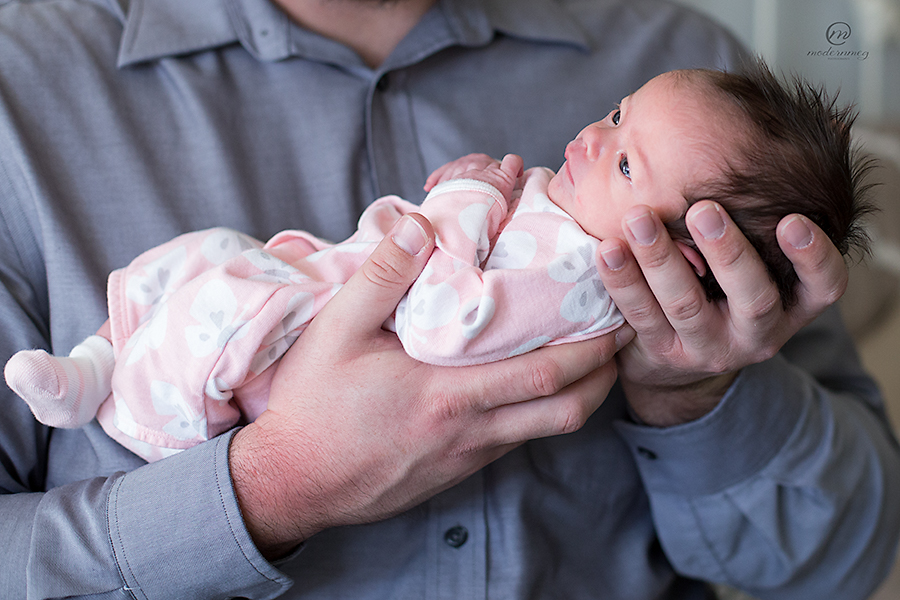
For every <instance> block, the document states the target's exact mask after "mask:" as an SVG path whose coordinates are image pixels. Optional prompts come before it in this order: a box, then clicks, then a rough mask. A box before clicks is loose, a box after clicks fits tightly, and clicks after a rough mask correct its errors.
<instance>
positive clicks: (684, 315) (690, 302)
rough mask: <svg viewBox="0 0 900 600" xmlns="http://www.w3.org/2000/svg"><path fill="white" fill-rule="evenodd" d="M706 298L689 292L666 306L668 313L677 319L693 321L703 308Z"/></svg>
mask: <svg viewBox="0 0 900 600" xmlns="http://www.w3.org/2000/svg"><path fill="white" fill-rule="evenodd" d="M705 304H706V299H705V298H701V297H700V295H699V294H696V293H687V294H684V295H683V296H681V297H679V298H677V299H676V300H674V301H673V302H672V303H671V304H670V305H669V306H667V307H666V313H668V314H669V316H670V317H672V319H674V320H676V321H692V320H694V318H695V317H697V315H699V314H700V312H701V311H702V310H703V307H704V305H705Z"/></svg>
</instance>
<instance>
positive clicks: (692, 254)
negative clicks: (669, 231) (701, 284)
mask: <svg viewBox="0 0 900 600" xmlns="http://www.w3.org/2000/svg"><path fill="white" fill-rule="evenodd" d="M675 245H676V246H678V249H679V250H681V253H682V254H683V255H684V257H685V258H686V259H687V261H688V262H689V263H691V266H692V267H694V272H695V273H696V274H697V277H704V276H706V269H707V267H706V261H705V260H704V259H703V256H701V254H700V253H699V252H697V250H696V249H694V248H692V247H690V246H688V245H687V244H685V243H684V242H682V241H680V240H675Z"/></svg>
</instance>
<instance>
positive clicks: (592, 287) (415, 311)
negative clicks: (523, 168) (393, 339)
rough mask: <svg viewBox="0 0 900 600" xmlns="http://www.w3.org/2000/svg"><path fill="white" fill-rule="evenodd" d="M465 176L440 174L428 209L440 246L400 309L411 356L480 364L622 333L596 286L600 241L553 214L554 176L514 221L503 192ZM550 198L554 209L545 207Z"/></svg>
mask: <svg viewBox="0 0 900 600" xmlns="http://www.w3.org/2000/svg"><path fill="white" fill-rule="evenodd" d="M446 174H447V171H445V172H444V175H446ZM462 174H463V177H465V179H443V180H442V179H441V174H440V173H438V174H437V175H436V177H435V180H438V181H440V183H438V184H437V185H435V187H434V188H432V191H431V192H430V194H429V198H428V199H427V200H426V201H425V203H424V204H423V205H422V212H423V213H424V214H425V215H426V216H427V217H428V218H429V220H430V221H431V223H432V225H433V226H434V229H435V231H436V232H437V238H438V240H437V242H438V243H437V248H436V249H435V251H434V253H433V254H432V256H431V258H430V260H429V262H428V264H427V265H426V267H425V270H424V272H423V273H422V275H421V276H420V277H419V279H418V280H417V281H416V282H415V284H414V285H413V286H412V288H411V289H410V291H409V294H408V295H407V296H406V297H405V298H404V299H403V301H402V302H401V303H400V305H399V306H398V308H397V313H396V329H397V333H398V335H399V337H400V339H401V341H402V342H403V346H404V348H405V349H406V351H407V352H408V353H409V354H410V355H411V356H413V357H415V358H417V359H418V360H421V361H423V362H427V363H432V364H440V365H454V366H459V365H466V364H479V363H485V362H491V361H495V360H500V359H503V358H508V357H509V356H512V355H515V354H519V353H522V352H526V351H528V350H531V349H534V348H536V347H538V346H541V345H545V344H548V343H552V342H559V341H561V340H562V339H563V338H565V339H566V340H572V341H574V340H575V339H580V338H586V337H592V336H594V335H599V334H601V333H602V332H603V331H607V330H609V329H611V328H613V327H615V326H617V325H619V324H621V322H622V320H621V316H620V315H619V314H618V312H617V311H616V310H615V307H614V305H613V304H612V302H611V301H610V299H609V297H608V296H607V295H606V294H605V293H604V292H603V289H602V286H601V285H599V280H598V279H597V278H596V266H595V260H596V257H595V250H596V240H593V239H591V238H589V236H587V235H586V234H585V233H584V232H583V231H581V230H580V228H579V227H578V226H577V225H576V224H575V223H574V222H573V221H571V219H569V218H566V217H565V215H563V214H562V213H560V212H559V211H558V209H557V210H556V211H552V210H550V208H549V207H550V206H551V205H550V202H549V200H546V195H545V192H546V187H547V183H548V182H549V176H550V175H552V174H551V173H550V172H549V171H547V170H546V169H537V170H533V171H530V172H529V174H528V175H527V176H526V181H525V182H524V190H523V191H522V199H521V202H522V203H525V205H524V207H521V206H520V213H521V214H520V213H517V216H516V217H514V218H512V220H510V219H509V217H508V216H507V215H506V210H503V211H500V210H495V209H496V207H498V206H503V207H504V208H506V207H505V206H504V204H505V203H504V204H501V202H500V201H499V200H498V199H497V198H498V196H499V195H500V192H499V190H497V189H496V188H494V187H493V186H491V185H489V184H487V183H485V182H484V180H483V179H478V178H476V177H473V176H471V175H473V171H472V170H464V171H463V173H462ZM541 197H543V198H544V201H545V203H546V204H547V205H548V207H544V208H542V207H541V205H540V200H539V199H540V198H541ZM507 200H508V199H507ZM447 207H450V208H447ZM545 210H550V213H548V212H545ZM554 212H555V213H556V214H551V213H554ZM505 222H508V225H503V223H505ZM501 225H503V227H504V229H503V234H502V235H499V237H498V232H499V229H500V226H501ZM494 244H496V245H497V246H496V247H494V246H493V245H494ZM489 251H490V256H491V258H490V259H489V260H488V261H487V265H486V266H485V265H484V262H485V260H484V259H485V258H486V256H487V254H488V252H489ZM482 267H484V269H487V270H483V268H482ZM592 274H593V276H592Z"/></svg>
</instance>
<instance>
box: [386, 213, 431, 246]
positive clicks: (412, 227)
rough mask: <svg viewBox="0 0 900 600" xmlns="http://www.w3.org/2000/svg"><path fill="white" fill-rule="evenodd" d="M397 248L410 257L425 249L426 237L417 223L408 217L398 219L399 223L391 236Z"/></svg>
mask: <svg viewBox="0 0 900 600" xmlns="http://www.w3.org/2000/svg"><path fill="white" fill-rule="evenodd" d="M391 239H392V240H394V243H395V244H397V246H398V247H399V248H400V249H401V250H403V251H404V252H406V253H407V254H409V255H411V256H415V255H417V254H418V253H419V252H421V251H422V248H424V247H425V243H426V242H427V241H428V237H427V236H426V235H425V230H424V229H422V226H421V225H419V222H418V221H416V220H415V219H413V218H412V217H410V216H408V215H407V216H405V217H403V218H402V219H400V223H399V224H398V225H397V228H396V229H395V230H394V234H393V235H392V236H391Z"/></svg>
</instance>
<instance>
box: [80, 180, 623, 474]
mask: <svg viewBox="0 0 900 600" xmlns="http://www.w3.org/2000/svg"><path fill="white" fill-rule="evenodd" d="M552 175H553V173H552V172H551V171H549V170H547V169H542V168H539V169H531V170H529V171H528V172H527V173H526V175H525V183H524V186H523V189H522V190H516V192H515V193H514V197H513V198H512V199H506V198H504V197H503V196H502V195H501V194H500V192H499V191H497V190H496V189H495V188H493V187H492V186H490V185H488V184H485V183H482V182H479V181H474V180H468V179H466V180H452V181H448V182H445V183H442V184H440V185H438V186H437V187H435V188H434V189H433V190H432V191H431V193H430V194H429V195H428V197H427V198H426V199H425V202H424V203H423V204H422V206H421V207H417V206H415V205H414V204H411V203H409V202H406V201H404V200H402V199H400V198H398V197H396V196H387V197H384V198H381V199H379V200H377V201H376V202H374V203H373V204H372V205H371V206H370V207H369V208H368V209H366V211H365V212H364V213H363V215H362V217H361V218H360V220H359V228H358V230H357V231H356V233H354V234H353V235H352V236H351V237H350V238H348V239H347V240H346V241H344V242H341V243H339V244H329V243H326V242H324V241H322V240H319V239H317V238H315V237H314V236H312V235H310V234H308V233H305V232H301V231H284V232H281V233H279V234H277V235H276V236H274V237H273V238H272V239H271V240H269V242H268V243H267V244H265V245H263V244H262V243H261V242H259V241H258V240H255V239H253V238H250V237H248V236H246V235H243V234H241V233H238V232H236V231H233V230H229V229H224V228H216V229H209V230H205V231H200V232H194V233H188V234H185V235H182V236H180V237H178V238H175V239H174V240H172V241H170V242H168V243H166V244H163V245H161V246H158V247H156V248H153V249H151V250H149V251H147V252H145V253H144V254H142V255H141V256H139V257H138V258H136V259H135V260H134V261H133V262H132V263H131V264H129V265H128V266H127V267H125V268H123V269H119V270H117V271H115V272H113V273H112V274H111V275H110V278H109V289H108V301H109V317H110V324H111V328H112V338H113V339H112V342H113V348H114V352H115V356H116V367H115V371H114V373H113V380H112V394H111V396H110V398H108V399H107V400H106V401H105V402H104V403H103V404H102V405H101V407H100V409H99V411H98V414H97V418H98V419H99V421H100V423H101V424H102V425H103V428H104V429H105V430H106V431H107V433H109V435H110V436H112V437H113V438H114V439H116V440H117V441H119V442H120V443H122V444H123V445H125V446H126V447H128V448H129V449H130V450H132V451H133V452H135V453H137V454H138V455H140V456H142V457H144V458H145V459H147V460H157V459H159V458H163V457H165V456H168V455H170V454H173V453H175V452H177V451H179V450H182V449H185V448H189V447H191V446H194V445H196V444H198V443H200V442H202V441H205V440H208V439H211V438H213V437H215V436H217V435H219V434H220V433H222V432H224V431H226V430H228V429H230V428H231V427H234V426H235V425H237V424H238V423H241V422H247V421H252V420H253V419H255V418H256V417H257V416H259V414H260V413H261V412H262V411H263V410H264V409H265V407H266V402H267V399H268V387H269V386H268V384H269V381H270V380H271V376H272V373H273V372H274V370H275V369H274V368H272V367H273V366H274V365H275V363H276V362H277V361H278V360H279V359H280V357H281V356H282V355H283V354H284V352H285V351H286V350H287V349H288V347H289V346H290V345H291V343H292V342H293V341H294V340H295V339H296V338H297V336H299V335H300V333H301V332H302V331H303V329H304V328H305V327H306V326H307V324H308V323H309V322H310V320H311V319H312V318H313V316H315V315H316V314H317V313H318V311H319V310H321V308H322V306H323V305H324V304H325V303H326V302H327V301H328V300H329V299H330V298H331V297H332V296H334V294H335V293H336V292H337V291H338V290H339V289H340V288H341V285H342V284H343V283H344V282H346V281H347V280H348V279H349V277H350V276H351V275H352V274H353V273H354V272H355V271H356V270H357V269H358V268H359V267H360V265H362V263H363V262H364V261H365V260H366V258H367V257H368V256H369V254H370V253H371V252H372V250H373V249H374V248H375V246H376V245H377V244H378V243H379V242H380V241H381V239H382V238H383V237H384V236H385V235H386V234H387V233H388V231H389V230H390V229H391V227H392V226H393V224H394V223H395V222H396V221H397V219H399V218H400V217H401V216H402V215H404V214H406V213H408V212H413V211H420V212H422V213H423V214H424V215H425V216H427V217H428V218H429V220H430V221H431V223H432V224H433V225H434V228H435V231H436V233H437V247H436V249H435V251H434V253H433V254H432V256H431V258H430V259H429V261H428V264H427V266H426V267H425V270H424V272H423V273H422V275H421V276H420V277H419V278H418V280H417V281H416V282H415V284H414V285H413V286H412V288H411V289H410V291H409V293H408V294H407V295H406V296H405V297H404V298H403V300H402V301H401V302H400V304H399V306H398V307H397V310H396V313H395V317H394V319H391V320H389V322H387V323H386V324H385V327H386V328H388V329H391V330H393V331H396V332H397V335H398V336H399V338H400V340H401V342H402V343H403V346H404V348H405V349H406V351H407V352H408V353H409V355H410V356H412V357H414V358H416V359H418V360H421V361H424V362H428V363H433V364H439V365H467V364H476V363H485V362H490V361H495V360H501V359H504V358H507V357H510V356H515V355H517V354H521V353H524V352H527V351H529V350H532V349H534V348H538V347H540V346H544V345H547V344H557V343H563V342H569V341H575V340H579V339H586V338H588V337H594V336H597V335H600V334H602V333H605V332H607V331H609V330H611V329H613V328H615V327H616V326H618V325H620V324H621V323H622V322H623V319H622V316H621V315H620V314H619V312H618V310H616V308H615V306H614V305H613V303H612V300H611V299H610V298H609V296H608V295H607V294H606V291H605V290H604V288H603V286H602V283H601V282H600V279H599V278H598V276H597V267H596V262H595V260H596V258H595V256H596V250H597V240H596V239H595V238H592V237H590V236H589V235H587V234H586V233H585V232H584V231H583V230H582V229H581V228H580V227H579V226H578V224H577V223H576V222H575V221H574V220H573V219H572V218H571V217H569V216H568V215H567V214H566V213H564V212H563V211H562V210H560V209H559V208H558V207H557V206H556V205H554V204H553V203H552V202H550V200H549V198H548V197H547V193H546V192H547V184H548V183H549V180H550V178H551V177H552ZM392 321H393V322H392Z"/></svg>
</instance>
